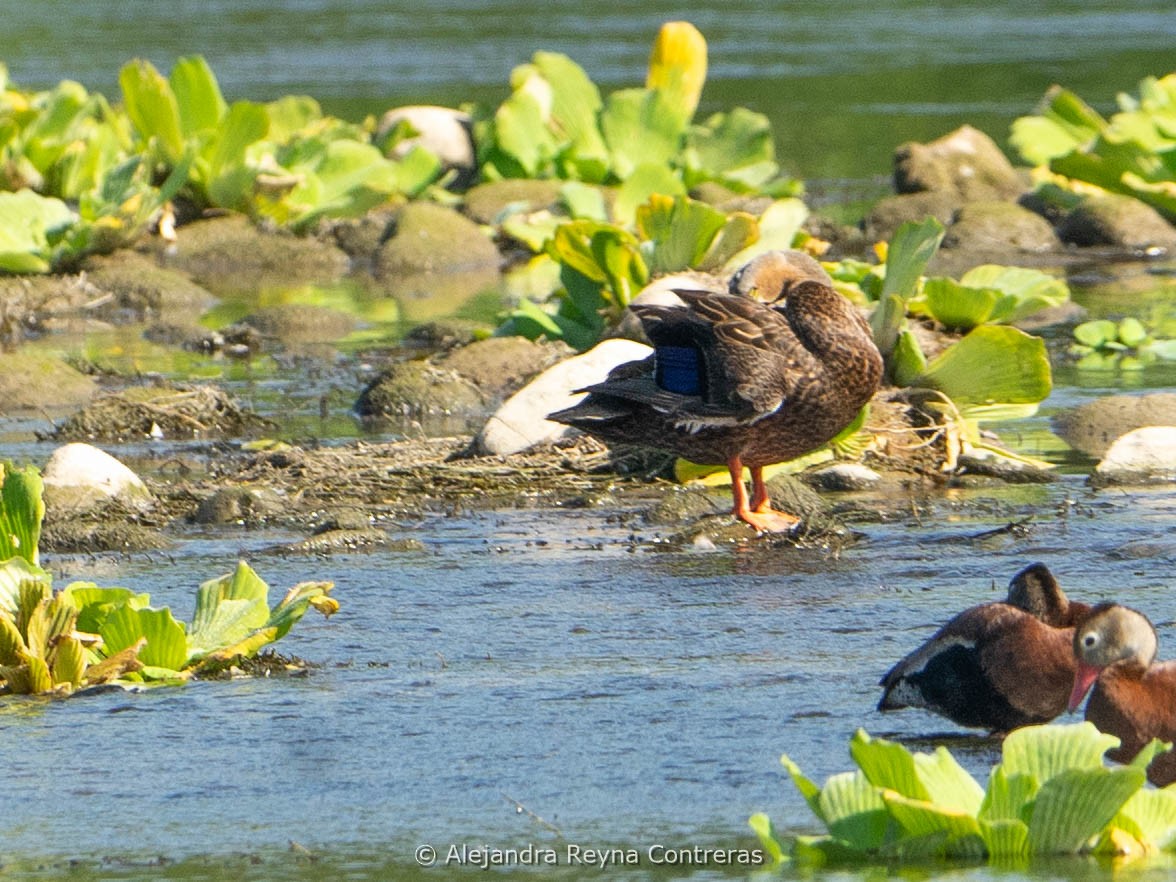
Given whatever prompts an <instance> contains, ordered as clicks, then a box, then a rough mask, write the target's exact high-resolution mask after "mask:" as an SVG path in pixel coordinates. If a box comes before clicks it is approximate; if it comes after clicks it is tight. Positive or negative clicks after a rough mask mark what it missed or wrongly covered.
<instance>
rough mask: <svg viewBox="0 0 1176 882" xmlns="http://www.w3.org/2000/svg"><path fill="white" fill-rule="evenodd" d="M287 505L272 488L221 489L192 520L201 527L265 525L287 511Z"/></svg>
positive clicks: (207, 497) (200, 507)
mask: <svg viewBox="0 0 1176 882" xmlns="http://www.w3.org/2000/svg"><path fill="white" fill-rule="evenodd" d="M286 506H287V501H286V500H284V499H283V498H282V497H281V496H280V495H279V494H278V493H275V492H274V491H273V490H270V489H269V488H256V487H222V488H221V489H219V490H217V491H215V492H214V493H213V494H212V495H211V496H206V497H205V498H204V499H201V500H200V505H199V506H198V507H197V509H196V513H195V514H194V515H193V516H192V519H193V520H194V521H195V522H196V523H198V524H242V525H244V524H248V525H258V524H263V523H265V521H266V520H267V519H268V518H270V517H271V516H273V515H276V514H279V513H281V512H283V511H285V509H286Z"/></svg>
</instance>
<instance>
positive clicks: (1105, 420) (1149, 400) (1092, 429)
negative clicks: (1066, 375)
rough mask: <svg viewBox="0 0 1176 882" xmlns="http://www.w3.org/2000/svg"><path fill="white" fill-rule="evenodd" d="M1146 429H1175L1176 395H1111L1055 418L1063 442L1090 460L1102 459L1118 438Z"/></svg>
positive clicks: (1054, 426) (1055, 429) (1168, 393)
mask: <svg viewBox="0 0 1176 882" xmlns="http://www.w3.org/2000/svg"><path fill="white" fill-rule="evenodd" d="M1144 426H1176V393H1173V392H1153V393H1151V394H1149V395H1109V396H1106V397H1104V398H1096V399H1095V400H1093V401H1088V402H1086V403H1085V404H1080V405H1078V406H1077V407H1075V408H1072V409H1071V410H1068V411H1065V412H1063V413H1060V414H1058V415H1057V416H1055V417H1054V419H1053V428H1054V431H1055V432H1057V433H1058V435H1060V436H1061V438H1062V440H1063V441H1065V442H1066V443H1067V444H1069V445H1070V446H1071V447H1073V448H1074V449H1075V450H1078V451H1081V452H1082V453H1085V454H1086V455H1087V456H1091V457H1099V456H1102V455H1103V454H1105V453H1106V452H1107V450H1108V449H1109V448H1110V446H1111V443H1112V442H1113V441H1114V440H1115V439H1116V438H1118V437H1119V436H1121V435H1124V434H1126V433H1128V432H1130V431H1132V430H1133V429H1140V428H1143V427H1144Z"/></svg>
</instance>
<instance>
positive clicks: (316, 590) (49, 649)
mask: <svg viewBox="0 0 1176 882" xmlns="http://www.w3.org/2000/svg"><path fill="white" fill-rule="evenodd" d="M0 478H2V479H3V484H2V485H0V556H3V555H8V559H7V560H5V561H4V562H3V563H0V683H3V688H4V690H5V691H7V692H8V693H12V694H25V695H27V694H42V693H54V694H60V695H68V694H70V693H71V692H73V691H74V690H76V689H79V688H82V687H85V686H91V685H96V684H99V683H107V682H112V681H117V682H123V683H128V682H140V683H142V682H182V681H184V680H186V679H188V678H190V677H192V676H194V675H198V674H200V673H204V672H207V671H210V670H216V669H218V668H219V667H223V666H225V665H227V664H230V663H231V662H232V661H233V660H235V659H238V658H250V657H252V656H254V655H256V654H257V652H258V651H259V650H261V649H262V648H263V647H265V646H267V645H269V644H270V643H273V642H274V641H276V640H279V639H280V638H282V637H283V636H285V635H286V634H287V633H288V632H289V630H290V628H291V627H293V626H294V625H295V624H296V623H297V622H298V620H299V619H301V618H302V616H303V615H305V614H306V611H307V610H308V609H310V608H311V607H314V608H315V609H317V610H318V611H319V612H321V613H323V614H324V615H327V616H330V615H332V614H333V613H334V612H335V611H337V610H338V608H339V604H338V602H337V601H335V600H334V599H333V598H331V597H330V596H329V595H330V592H331V589H332V587H333V586H332V584H331V583H330V582H303V583H301V584H298V585H295V586H294V587H293V588H291V589H290V590H289V591H288V592H287V593H286V594H285V596H284V597H283V598H282V599H281V600H280V601H279V602H278V603H277V604H276V605H275V606H274V607H272V608H271V607H270V606H269V586H267V585H266V583H265V582H264V581H263V580H262V579H261V578H260V577H259V576H258V575H257V574H256V573H255V572H254V571H253V570H252V569H251V568H250V567H249V565H248V564H246V563H245V562H244V561H240V562H239V563H238V564H237V568H236V570H234V571H233V572H232V573H230V574H227V575H224V576H221V577H219V578H216V579H211V580H209V581H207V582H205V583H204V584H203V585H201V586H200V588H199V590H198V591H197V594H196V609H195V615H194V617H193V620H192V622H191V624H186V623H184V622H182V621H178V620H177V619H176V618H175V617H174V616H173V615H172V612H171V610H169V609H167V608H166V607H165V608H162V609H155V608H153V607H152V606H151V605H150V600H151V598H150V596H149V595H147V594H133V593H132V592H131V591H129V590H128V589H126V588H102V587H99V586H97V585H94V584H93V583H88V582H74V583H71V584H70V585H67V586H66V587H65V588H63V589H61V590H60V591H57V592H54V591H53V590H52V585H51V579H50V577H49V574H48V573H46V572H45V571H44V570H42V569H41V568H40V567H39V566H38V565H37V542H38V540H39V537H40V533H41V522H42V520H43V518H44V514H45V508H44V504H43V503H42V500H41V490H42V485H41V478H40V474H39V473H38V472H37V470H36V469H35V468H33V467H32V466H29V467H26V468H24V469H14V468H12V467H4V468H0Z"/></svg>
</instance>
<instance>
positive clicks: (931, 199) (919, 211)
mask: <svg viewBox="0 0 1176 882" xmlns="http://www.w3.org/2000/svg"><path fill="white" fill-rule="evenodd" d="M960 204H961V202H960V196H959V194H957V193H954V192H943V191H941V190H926V191H921V192H918V193H900V194H898V195H897V196H887V197H886V198H885V199H880V200H878V201H877V202H876V203H874V206H873V208H871V209H870V213H869V214H868V215H867V216H866V220H865V230H866V237H867V238H868V239H870V240H871V241H874V242H883V241H890V239H892V238H893V237H894V233H895V231H896V230H897V229H898V228H899V227H901V226H902V225H903V224H905V223H908V222H910V223H919V222H921V221H923V220H926V219H927V218H929V217H933V218H935V219H936V220H937V221H939V222H940V223H941V224H943V225H944V226H947V225H948V224H950V223H951V222H952V220H953V219H954V218H955V213H956V211H957V210H958V209H959V207H960Z"/></svg>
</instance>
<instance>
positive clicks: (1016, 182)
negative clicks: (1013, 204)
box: [894, 126, 1025, 202]
mask: <svg viewBox="0 0 1176 882" xmlns="http://www.w3.org/2000/svg"><path fill="white" fill-rule="evenodd" d="M894 189H895V190H896V191H898V192H899V193H918V192H921V191H924V190H936V191H941V192H946V193H954V194H956V195H957V196H959V198H960V199H962V200H963V201H965V202H972V201H987V200H994V199H996V200H999V199H1016V198H1017V196H1018V195H1020V194H1021V192H1022V191H1024V190H1025V183H1024V181H1023V180H1022V179H1021V176H1020V175H1019V174H1017V170H1016V169H1015V168H1013V166H1012V163H1010V162H1009V160H1008V158H1007V157H1006V156H1005V155H1004V153H1002V152H1001V149H1000V148H999V147H998V146H997V145H996V142H995V141H993V140H992V139H991V138H990V137H988V136H987V135H986V134H984V133H983V132H981V131H980V130H978V129H975V128H973V127H972V126H961V127H960V128H958V129H956V130H955V131H954V132H951V133H949V134H947V135H944V136H943V137H942V138H939V139H937V140H935V141H931V142H929V143H927V144H917V143H914V142H909V143H906V144H902V145H900V146H899V147H898V149H897V150H895V153H894Z"/></svg>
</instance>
